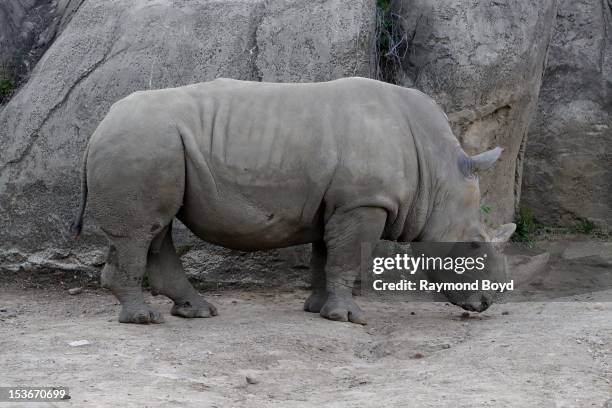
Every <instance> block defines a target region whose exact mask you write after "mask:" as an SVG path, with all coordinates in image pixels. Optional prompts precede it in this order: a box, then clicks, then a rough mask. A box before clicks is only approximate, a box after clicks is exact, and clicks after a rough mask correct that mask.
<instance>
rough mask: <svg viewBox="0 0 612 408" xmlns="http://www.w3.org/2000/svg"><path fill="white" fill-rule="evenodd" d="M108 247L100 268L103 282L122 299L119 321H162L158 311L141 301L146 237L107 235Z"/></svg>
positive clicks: (141, 322)
mask: <svg viewBox="0 0 612 408" xmlns="http://www.w3.org/2000/svg"><path fill="white" fill-rule="evenodd" d="M109 240H110V247H109V253H108V259H107V261H106V265H105V266H104V269H103V270H102V279H101V280H102V285H103V286H104V287H107V288H109V289H110V290H111V292H113V294H114V295H115V296H116V297H117V299H118V300H119V302H120V303H121V306H122V307H121V313H120V314H119V322H121V323H140V324H147V323H162V322H163V318H162V316H161V314H160V313H159V312H158V311H156V310H155V309H153V308H152V307H151V306H149V305H147V304H146V303H145V302H144V297H143V294H142V277H143V276H144V273H145V268H146V262H147V251H148V248H149V241H148V240H142V239H140V240H139V239H137V238H135V237H109Z"/></svg>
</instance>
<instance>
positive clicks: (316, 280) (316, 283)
mask: <svg viewBox="0 0 612 408" xmlns="http://www.w3.org/2000/svg"><path fill="white" fill-rule="evenodd" d="M326 258H327V248H326V247H325V242H324V241H317V242H313V243H312V257H311V258H310V271H311V273H312V293H311V294H310V296H308V299H306V302H304V310H305V311H306V312H312V313H319V312H320V311H321V308H322V307H323V305H324V304H325V302H326V301H327V288H326V287H325V260H326Z"/></svg>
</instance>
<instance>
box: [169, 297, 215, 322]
mask: <svg viewBox="0 0 612 408" xmlns="http://www.w3.org/2000/svg"><path fill="white" fill-rule="evenodd" d="M170 313H172V314H173V315H174V316H179V317H187V318H192V317H212V316H216V315H217V308H216V307H215V306H214V305H212V304H210V303H208V302H207V301H206V300H204V298H203V297H201V296H198V297H197V298H193V299H190V300H188V301H184V302H176V303H175V304H174V306H173V307H172V311H171V312H170Z"/></svg>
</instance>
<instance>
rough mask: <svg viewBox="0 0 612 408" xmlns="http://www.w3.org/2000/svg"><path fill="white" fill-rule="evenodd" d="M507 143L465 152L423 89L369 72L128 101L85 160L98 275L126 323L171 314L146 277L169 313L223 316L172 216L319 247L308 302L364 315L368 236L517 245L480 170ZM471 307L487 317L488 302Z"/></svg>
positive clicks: (257, 238)
mask: <svg viewBox="0 0 612 408" xmlns="http://www.w3.org/2000/svg"><path fill="white" fill-rule="evenodd" d="M501 152H502V149H500V148H495V149H493V150H490V151H488V152H485V153H481V154H478V155H476V156H472V157H470V156H468V155H467V154H466V153H464V151H463V150H462V148H461V146H460V144H459V142H458V140H457V138H456V137H455V136H454V135H453V132H452V131H451V128H450V126H449V124H448V119H447V117H446V115H445V114H444V112H443V111H442V110H441V109H440V108H439V107H438V105H437V104H436V103H435V102H434V101H433V100H432V99H431V98H430V97H428V96H427V95H425V94H424V93H422V92H420V91H418V90H415V89H408V88H403V87H399V86H395V85H391V84H387V83H383V82H379V81H375V80H371V79H365V78H344V79H338V80H334V81H330V82H321V83H301V84H281V83H262V82H250V81H239V80H232V79H216V80H214V81H210V82H203V83H198V84H193V85H189V86H183V87H179V88H171V89H160V90H149V91H141V92H135V93H133V94H131V95H129V96H127V97H125V98H124V99H121V100H120V101H118V102H116V103H115V104H114V105H113V106H112V107H111V108H110V111H109V112H108V114H107V116H106V117H105V118H104V119H103V120H102V122H101V123H100V124H99V126H98V127H97V129H96V131H95V132H94V134H93V135H92V137H91V139H90V141H89V143H88V146H87V149H86V152H85V155H84V160H83V170H82V172H83V175H82V186H81V187H82V199H81V205H80V210H79V213H78V215H77V217H76V220H75V222H74V223H73V224H72V231H73V232H74V234H75V235H76V236H78V234H79V233H80V232H81V229H82V225H83V214H84V211H85V207H86V205H87V206H88V211H89V214H90V216H91V218H93V220H94V222H95V224H97V226H98V227H99V228H100V229H101V230H102V231H103V232H104V234H105V235H106V236H107V238H108V241H109V251H108V258H107V261H106V265H105V266H104V268H103V271H102V276H101V281H102V284H103V285H104V286H105V287H108V288H109V289H110V290H111V291H112V292H113V294H114V295H115V296H116V297H117V299H118V300H119V301H120V303H121V305H122V310H121V312H120V315H119V321H120V322H125V323H159V322H162V321H163V319H162V316H161V314H160V313H159V312H158V311H156V310H154V309H153V308H152V307H151V306H150V305H148V304H147V303H145V301H144V298H143V293H142V286H141V284H142V279H143V277H144V276H145V274H147V275H148V277H149V282H150V285H151V286H152V288H154V289H155V290H156V291H157V292H159V293H161V294H163V295H165V296H167V297H169V298H170V299H172V300H173V301H174V305H173V307H172V311H171V313H172V314H173V315H176V316H182V317H187V318H192V317H210V316H215V315H217V309H216V308H215V307H214V306H213V305H212V304H210V303H208V302H207V301H206V300H205V299H204V297H202V296H201V295H200V294H199V293H198V292H197V291H196V290H195V289H194V288H193V287H192V285H191V284H190V283H189V281H188V280H187V278H186V275H185V273H184V271H183V268H182V266H181V262H180V259H179V257H178V256H177V254H176V252H175V248H174V245H173V241H172V234H171V230H172V222H173V220H174V218H177V219H179V220H180V221H182V222H183V223H184V224H185V225H186V226H187V227H188V228H189V229H190V230H191V231H192V232H193V233H195V234H196V235H197V236H199V237H200V238H201V239H203V240H205V241H207V242H210V243H213V244H217V245H221V246H224V247H227V248H232V249H237V250H243V251H254V250H265V249H271V248H281V247H288V246H292V245H298V244H312V260H311V270H312V286H313V292H312V294H311V295H310V297H308V299H307V300H306V302H305V304H304V310H306V311H308V312H313V313H320V315H321V316H323V317H325V318H327V319H330V320H336V321H350V322H353V323H360V324H365V323H366V317H365V314H364V312H362V310H361V309H360V308H359V307H358V306H357V304H356V303H355V301H354V300H353V297H352V286H353V283H354V281H355V279H356V276H357V274H358V271H359V261H360V249H361V243H364V242H374V241H377V240H380V239H386V240H395V241H401V242H410V241H444V242H452V241H487V242H492V241H506V240H508V238H509V237H510V235H511V234H512V233H513V231H514V229H515V225H514V224H506V225H503V226H501V227H498V228H497V229H491V228H489V227H487V226H486V225H484V224H483V223H482V221H481V216H480V205H479V201H480V192H479V187H478V177H477V174H478V172H479V171H481V170H484V169H486V168H488V167H490V166H492V165H493V163H494V162H495V161H496V160H497V159H498V158H499V156H500V154H501ZM475 302H476V304H474V301H473V300H470V303H469V304H468V303H464V304H461V303H460V302H455V303H459V304H460V305H461V306H464V307H465V308H467V309H469V310H482V309H483V308H486V307H487V306H488V304H489V303H490V301H489V300H488V299H484V300H482V299H477V300H476V301H475Z"/></svg>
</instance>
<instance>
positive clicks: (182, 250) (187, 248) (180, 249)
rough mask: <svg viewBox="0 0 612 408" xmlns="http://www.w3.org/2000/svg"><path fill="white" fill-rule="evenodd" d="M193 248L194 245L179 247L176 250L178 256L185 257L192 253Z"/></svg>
mask: <svg viewBox="0 0 612 408" xmlns="http://www.w3.org/2000/svg"><path fill="white" fill-rule="evenodd" d="M192 247H193V245H181V246H178V247H177V248H176V254H177V255H178V256H183V255H185V254H186V253H187V252H189V251H191V248H192Z"/></svg>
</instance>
